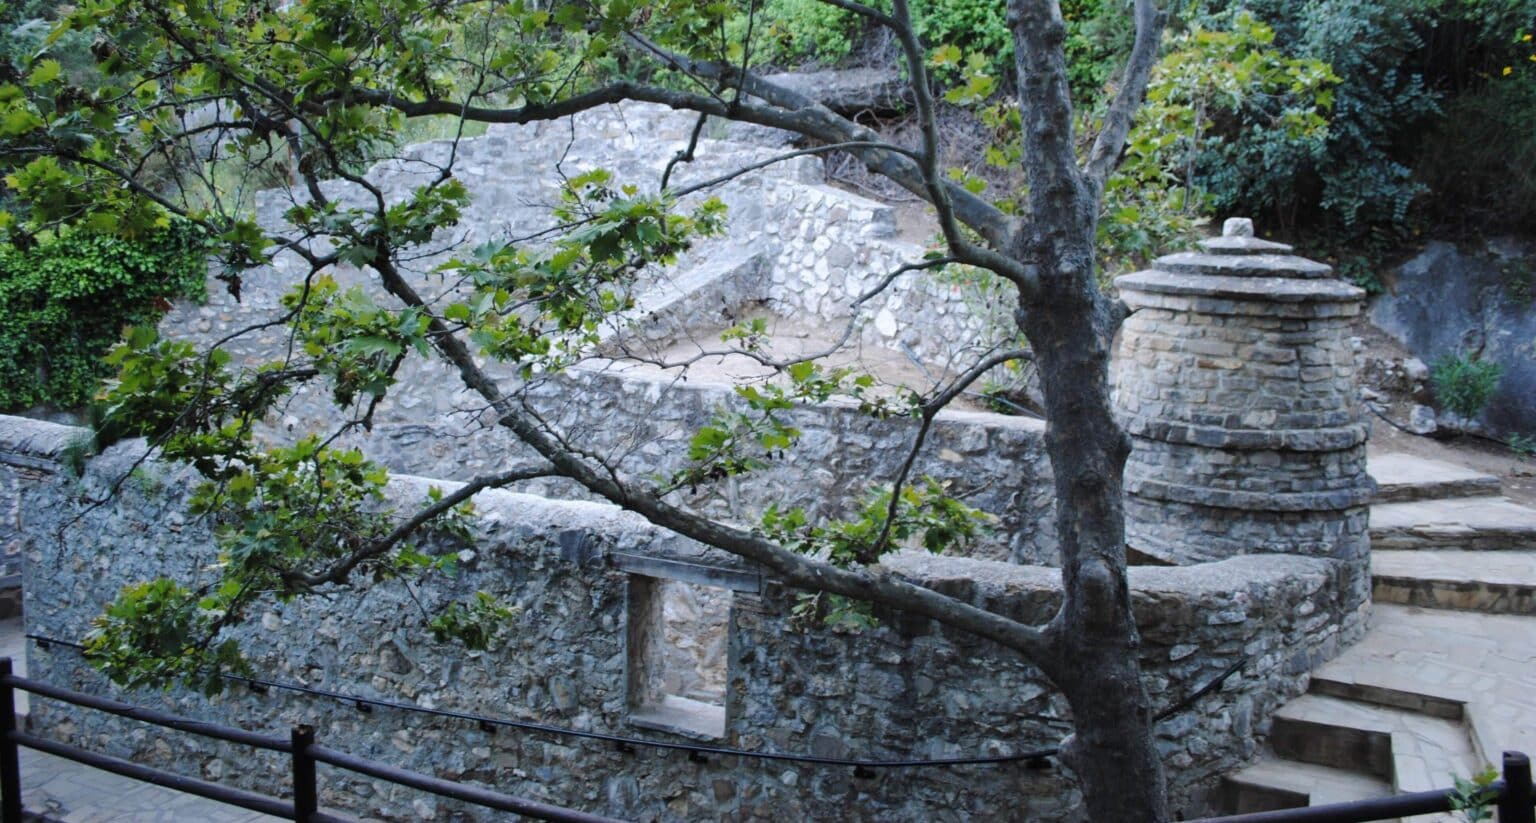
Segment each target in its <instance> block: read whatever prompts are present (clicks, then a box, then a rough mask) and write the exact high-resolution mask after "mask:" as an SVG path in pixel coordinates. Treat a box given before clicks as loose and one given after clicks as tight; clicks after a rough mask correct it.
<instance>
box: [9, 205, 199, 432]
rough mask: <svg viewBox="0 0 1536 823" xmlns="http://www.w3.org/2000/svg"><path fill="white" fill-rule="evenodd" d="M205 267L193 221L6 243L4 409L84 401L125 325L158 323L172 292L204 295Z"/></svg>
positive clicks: (69, 405)
mask: <svg viewBox="0 0 1536 823" xmlns="http://www.w3.org/2000/svg"><path fill="white" fill-rule="evenodd" d="M206 275H207V264H206V262H205V256H204V253H203V240H202V236H201V234H200V232H199V231H197V230H196V229H195V228H193V227H191V226H190V225H176V226H172V227H170V228H167V229H163V230H160V231H158V232H155V233H154V234H152V235H149V236H147V237H144V238H142V239H137V240H124V239H121V238H116V237H110V236H106V235H102V234H94V233H90V232H83V231H77V232H72V233H70V234H66V235H62V236H59V237H55V238H51V239H44V240H41V241H39V242H36V243H34V244H31V245H29V246H27V247H25V248H23V247H18V246H16V245H10V244H0V410H5V411H12V410H20V409H26V408H29V407H32V406H37V405H40V404H49V405H53V406H58V407H62V408H73V407H77V406H80V405H82V404H84V403H85V402H86V401H87V400H89V399H90V397H91V395H92V394H93V393H94V391H95V389H96V384H97V383H98V382H99V381H100V380H101V378H102V377H104V376H105V375H106V374H107V372H108V371H109V369H107V368H106V367H105V366H104V365H103V363H102V361H101V358H102V356H103V355H104V354H106V352H107V350H108V349H109V348H111V347H112V345H113V344H115V343H116V342H117V340H118V338H119V337H120V336H121V335H122V331H123V327H124V326H127V325H132V324H136V323H144V322H152V321H153V320H154V319H156V318H157V317H159V315H160V314H162V313H163V312H164V311H165V310H166V309H167V308H169V306H170V304H169V302H168V300H169V298H172V297H178V296H188V297H193V298H195V299H200V298H201V297H202V295H203V281H204V279H205V277H206Z"/></svg>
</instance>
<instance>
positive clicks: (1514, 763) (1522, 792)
mask: <svg viewBox="0 0 1536 823" xmlns="http://www.w3.org/2000/svg"><path fill="white" fill-rule="evenodd" d="M1499 823H1536V809H1532V808H1531V759H1530V758H1529V757H1527V756H1526V755H1525V753H1524V752H1505V753H1504V794H1503V796H1501V797H1500V798H1499Z"/></svg>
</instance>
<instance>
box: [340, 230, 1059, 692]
mask: <svg viewBox="0 0 1536 823" xmlns="http://www.w3.org/2000/svg"><path fill="white" fill-rule="evenodd" d="M371 265H372V267H373V268H374V270H375V271H377V272H378V273H379V275H380V279H381V281H382V282H383V285H384V287H385V288H386V289H387V290H388V291H389V292H390V293H391V294H393V295H394V296H395V297H397V298H399V299H400V300H401V301H402V302H404V303H405V304H406V305H408V306H414V307H416V308H419V309H421V310H422V312H423V314H425V315H426V316H427V317H428V323H429V332H430V334H431V337H432V340H433V343H434V344H435V345H436V346H437V347H438V350H439V351H440V352H442V354H443V356H444V357H446V358H447V359H448V361H449V362H450V363H452V364H453V365H454V366H455V367H457V368H458V370H459V376H460V379H462V380H463V381H464V385H465V386H466V387H468V388H469V389H470V390H472V391H474V392H476V393H477V394H479V395H480V396H481V397H483V398H485V400H486V401H487V402H488V403H489V404H490V405H491V407H492V408H494V409H495V410H496V412H497V414H498V415H500V418H499V421H498V422H499V423H500V425H502V426H503V427H505V428H507V429H509V430H510V431H511V432H512V433H513V434H515V435H516V436H517V437H518V439H519V440H522V441H523V442H524V443H526V444H528V445H529V446H531V447H532V448H533V449H534V450H535V451H537V452H538V453H539V454H540V455H541V456H543V457H544V459H546V460H548V461H549V462H550V464H552V465H553V466H554V468H555V470H556V471H558V472H559V473H560V474H562V475H564V476H566V477H569V478H571V479H572V480H575V481H576V482H578V483H580V484H581V485H582V486H584V487H585V488H586V489H587V490H588V491H591V492H592V493H594V494H596V495H598V496H599V497H602V498H603V499H605V500H608V501H609V502H611V503H613V504H615V505H617V506H620V507H621V508H625V509H628V510H630V511H633V512H636V513H638V514H640V515H642V516H644V517H645V518H646V519H647V520H650V521H651V522H652V523H655V524H657V525H659V526H662V527H664V528H668V529H671V530H673V531H675V532H677V533H678V534H681V535H683V536H684V537H690V538H693V539H694V540H698V541H699V542H701V543H705V544H707V545H711V546H715V547H718V548H720V549H723V550H725V551H728V552H730V553H732V554H734V555H737V556H738V557H741V558H743V559H745V560H748V561H750V562H753V563H757V564H759V565H761V566H763V567H765V568H766V569H768V570H769V571H771V572H773V573H775V574H777V575H778V576H779V578H780V579H781V580H783V582H784V583H786V584H788V585H790V586H794V587H798V588H805V589H809V590H812V591H826V592H831V593H832V594H840V595H843V596H846V597H852V598H856V599H859V600H866V601H869V602H872V603H880V604H885V605H889V606H893V607H896V608H900V609H902V610H904V611H907V612H911V613H914V614H919V615H922V616H924V617H929V618H932V619H934V620H938V621H939V622H941V623H944V624H946V625H950V626H954V627H956V628H958V629H962V630H964V631H969V632H972V633H974V634H976V635H978V636H981V637H985V638H988V639H990V640H993V641H995V642H997V643H1000V644H1002V645H1004V646H1006V647H1008V648H1011V649H1015V650H1017V651H1019V652H1021V653H1023V654H1025V655H1026V656H1028V657H1029V658H1030V659H1032V660H1035V661H1038V662H1040V663H1041V665H1043V666H1052V668H1054V666H1053V657H1052V651H1053V648H1052V647H1053V640H1052V639H1051V637H1050V636H1049V635H1048V634H1047V632H1046V631H1045V630H1042V629H1040V628H1037V627H1033V626H1027V625H1024V624H1022V623H1019V622H1017V621H1015V620H1010V619H1008V618H1006V617H1002V616H1001V615H997V614H993V613H992V612H989V611H987V610H985V609H982V608H979V607H977V606H973V605H970V604H968V603H962V602H960V601H958V600H955V599H954V598H952V597H948V596H946V595H943V594H940V593H939V592H936V591H934V590H932V589H928V588H924V587H922V586H918V585H915V584H912V583H908V582H906V581H904V580H900V579H897V578H895V577H893V576H891V575H889V574H879V573H875V572H873V571H869V570H863V569H844V568H838V567H836V566H833V565H831V564H830V563H826V562H824V561H820V560H816V559H813V558H809V557H805V556H803V555H799V554H796V553H794V552H791V551H789V550H788V549H785V548H784V547H782V546H779V545H778V544H776V543H774V542H772V541H770V540H767V539H766V538H764V537H762V536H761V535H758V534H755V533H753V532H749V531H746V530H744V529H740V528H737V527H734V526H728V525H725V524H721V523H716V522H714V521H711V520H709V519H708V518H705V517H701V516H699V515H696V514H693V513H692V512H688V511H685V510H683V509H681V508H678V507H677V506H673V505H671V504H669V503H667V502H665V501H663V500H661V499H659V498H657V497H655V496H653V495H650V494H647V493H645V492H642V491H640V490H637V489H634V488H631V487H629V486H626V485H624V484H623V483H621V482H619V481H618V480H617V479H616V478H614V477H613V476H612V475H609V474H606V473H603V472H599V471H597V470H596V469H594V468H593V467H592V466H590V465H588V464H587V463H586V462H585V461H584V460H582V459H581V458H580V457H578V456H577V455H575V454H573V453H572V452H571V451H570V450H569V448H567V447H566V446H565V445H564V444H562V443H561V442H560V441H559V440H558V439H557V438H555V437H553V436H552V435H551V434H550V433H549V432H548V431H547V430H546V428H545V427H544V426H542V425H540V424H539V423H538V422H537V421H536V420H534V419H533V418H532V417H531V416H530V415H529V414H528V412H527V411H526V410H525V409H523V408H520V407H519V405H518V404H516V403H514V402H513V401H512V400H511V399H510V398H508V397H507V396H506V395H505V394H503V393H502V391H501V389H500V387H499V386H497V385H496V382H495V381H494V380H493V379H492V378H491V377H490V375H488V374H486V372H485V370H484V369H482V368H481V367H480V366H479V365H478V364H476V362H475V358H474V356H473V354H472V353H471V352H470V350H469V347H468V346H467V345H465V344H464V342H463V341H462V340H460V339H458V338H457V337H455V336H454V335H453V334H452V333H451V332H450V331H449V330H448V328H447V326H446V324H444V322H443V320H442V318H440V317H438V316H437V315H436V314H435V313H433V312H432V311H431V309H430V307H429V306H427V304H426V302H425V301H424V300H422V298H421V296H420V295H419V294H417V293H416V291H415V289H414V288H412V287H411V285H410V283H408V282H407V281H406V280H405V278H404V277H403V276H402V275H401V273H400V272H399V270H397V269H395V268H394V266H393V264H392V263H391V262H390V261H389V258H388V257H387V256H384V255H380V256H379V257H378V258H377V259H376V260H374V261H373V262H372V263H371Z"/></svg>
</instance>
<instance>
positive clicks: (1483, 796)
mask: <svg viewBox="0 0 1536 823" xmlns="http://www.w3.org/2000/svg"><path fill="white" fill-rule="evenodd" d="M1453 777H1454V779H1455V789H1454V790H1453V791H1452V792H1451V794H1450V799H1451V811H1453V812H1456V816H1457V817H1460V818H1461V819H1462V820H1465V821H1467V823H1478V821H1481V820H1492V819H1493V811H1492V810H1491V809H1490V807H1491V806H1493V804H1494V802H1495V800H1496V799H1497V798H1498V796H1499V794H1498V790H1497V789H1495V788H1494V785H1493V784H1494V783H1495V782H1496V781H1498V779H1499V770H1498V769H1495V768H1493V767H1492V766H1489V767H1488V768H1486V769H1483V770H1482V771H1480V772H1478V773H1477V774H1474V775H1472V776H1471V777H1462V776H1460V775H1454V776H1453Z"/></svg>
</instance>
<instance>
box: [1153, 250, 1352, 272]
mask: <svg viewBox="0 0 1536 823" xmlns="http://www.w3.org/2000/svg"><path fill="white" fill-rule="evenodd" d="M1261 242H1262V241H1261ZM1277 245H1278V244H1277ZM1156 265H1157V267H1158V269H1160V270H1162V271H1166V272H1169V273H1171V274H1195V275H1205V276H1211V277H1223V276H1226V277H1288V278H1292V279H1301V280H1315V279H1318V278H1323V277H1329V276H1331V275H1332V274H1333V267H1332V266H1326V265H1323V264H1322V263H1317V262H1314V261H1311V260H1308V259H1306V258H1304V257H1295V256H1292V255H1287V254H1275V253H1274V251H1273V250H1266V251H1250V252H1249V253H1245V254H1201V253H1200V252H1196V251H1183V252H1179V253H1177V254H1170V255H1166V256H1163V257H1159V258H1157V262H1156Z"/></svg>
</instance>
